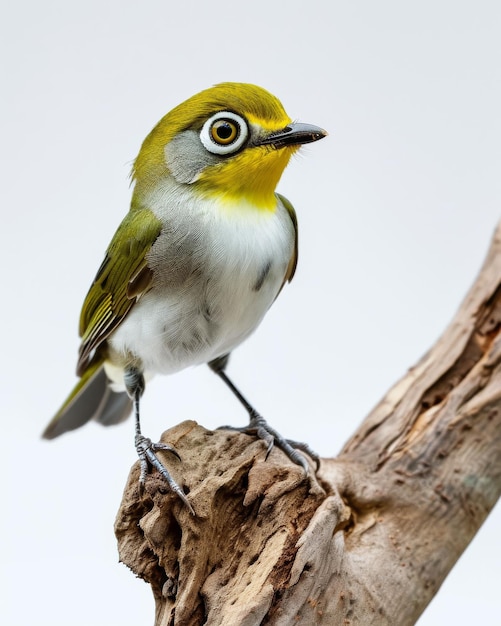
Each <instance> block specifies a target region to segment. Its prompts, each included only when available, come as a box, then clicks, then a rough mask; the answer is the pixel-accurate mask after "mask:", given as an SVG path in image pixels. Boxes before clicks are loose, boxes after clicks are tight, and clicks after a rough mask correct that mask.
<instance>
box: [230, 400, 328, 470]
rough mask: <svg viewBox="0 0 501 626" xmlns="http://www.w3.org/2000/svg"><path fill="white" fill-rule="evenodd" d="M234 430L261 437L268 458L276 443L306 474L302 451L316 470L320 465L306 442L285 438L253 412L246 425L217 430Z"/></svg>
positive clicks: (306, 465) (306, 468)
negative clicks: (309, 458)
mask: <svg viewBox="0 0 501 626" xmlns="http://www.w3.org/2000/svg"><path fill="white" fill-rule="evenodd" d="M223 429H224V430H234V431H236V432H240V433H244V434H246V435H254V436H256V437H258V438H259V439H262V440H263V441H264V442H265V443H266V444H267V450H266V456H265V459H267V458H268V456H269V454H270V452H271V451H272V449H273V446H274V445H276V446H277V447H278V448H280V449H281V450H282V451H283V452H284V453H285V454H286V455H287V457H288V458H289V459H290V460H291V461H292V462H293V463H295V464H296V465H300V466H301V467H302V468H303V470H304V472H305V474H306V475H308V473H309V471H310V466H309V464H308V461H307V459H306V457H305V456H304V454H302V452H303V453H305V454H307V455H308V456H309V457H311V459H312V460H313V461H314V463H315V468H316V470H318V468H319V466H320V457H319V456H318V454H317V453H316V452H314V451H313V450H312V449H311V448H310V447H309V446H308V444H306V443H302V442H300V441H293V440H292V439H285V438H284V437H282V435H281V434H280V433H279V432H277V431H276V430H275V429H274V428H272V427H271V426H270V425H269V424H268V422H267V421H266V420H265V419H264V417H262V416H261V415H259V414H258V413H256V412H254V413H251V418H250V422H249V425H248V426H242V427H238V426H220V427H219V428H218V430H223Z"/></svg>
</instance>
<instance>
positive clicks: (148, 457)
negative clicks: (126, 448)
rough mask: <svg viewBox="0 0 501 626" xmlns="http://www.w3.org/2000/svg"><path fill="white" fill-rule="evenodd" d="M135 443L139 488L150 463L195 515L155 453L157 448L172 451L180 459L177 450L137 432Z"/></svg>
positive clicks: (181, 491)
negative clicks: (154, 441)
mask: <svg viewBox="0 0 501 626" xmlns="http://www.w3.org/2000/svg"><path fill="white" fill-rule="evenodd" d="M135 444H136V451H137V455H138V457H139V461H140V464H141V473H140V475H139V483H140V485H141V489H142V488H143V486H144V483H145V480H146V475H147V474H148V466H149V465H151V467H154V468H155V469H156V470H157V471H158V472H159V474H160V475H161V476H162V478H163V479H164V480H165V482H166V483H167V484H168V485H169V487H170V489H171V491H173V492H174V493H175V494H176V495H177V496H178V497H179V498H180V499H181V500H182V501H183V502H184V504H185V505H186V506H187V507H188V509H189V510H190V512H191V514H192V515H195V511H194V509H193V507H192V506H191V504H190V502H189V501H188V498H187V497H186V494H185V493H184V491H183V490H182V489H181V487H180V486H179V485H178V484H177V482H176V481H175V480H174V479H173V478H172V476H171V475H170V473H169V471H168V470H167V468H166V467H165V466H164V465H163V463H162V462H161V461H160V459H159V458H158V456H157V455H156V454H155V453H156V452H158V451H159V450H163V451H167V452H172V454H174V456H176V457H177V458H178V459H179V460H181V457H180V456H179V453H178V452H177V450H176V449H175V448H173V447H172V446H170V445H169V444H167V443H161V442H158V443H153V441H151V439H149V438H148V437H144V436H143V435H139V434H138V435H136V439H135Z"/></svg>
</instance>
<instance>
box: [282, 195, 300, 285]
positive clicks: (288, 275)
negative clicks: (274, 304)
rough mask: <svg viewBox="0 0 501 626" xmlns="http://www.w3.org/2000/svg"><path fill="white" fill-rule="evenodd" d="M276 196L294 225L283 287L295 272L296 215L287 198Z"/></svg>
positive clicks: (296, 255)
mask: <svg viewBox="0 0 501 626" xmlns="http://www.w3.org/2000/svg"><path fill="white" fill-rule="evenodd" d="M277 196H278V198H279V199H280V201H281V203H282V204H283V205H284V207H285V208H286V209H287V212H288V213H289V217H290V218H291V222H292V225H293V226H294V249H293V251H292V256H291V258H290V261H289V265H288V266H287V271H286V272H285V277H284V282H283V284H282V287H283V286H284V284H285V283H286V282H289V283H290V281H291V280H292V279H293V278H294V274H295V273H296V267H297V259H298V234H297V233H298V231H297V216H296V211H295V210H294V207H293V206H292V204H291V203H290V202H289V200H287V198H286V197H285V196H282V194H280V193H277ZM281 290H282V288H280V291H281ZM279 293H280V292H279Z"/></svg>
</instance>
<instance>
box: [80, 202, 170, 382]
mask: <svg viewBox="0 0 501 626" xmlns="http://www.w3.org/2000/svg"><path fill="white" fill-rule="evenodd" d="M161 228H162V225H161V222H160V220H159V219H158V218H157V217H156V216H155V215H154V214H153V213H152V212H151V211H150V210H149V209H144V208H138V209H131V211H129V213H128V214H127V215H126V217H125V219H124V220H123V222H122V223H121V224H120V226H119V228H118V230H117V232H116V233H115V236H114V237H113V239H112V241H111V243H110V245H109V247H108V250H107V252H106V256H105V258H104V261H103V263H102V264H101V267H100V268H99V270H98V272H97V274H96V277H95V279H94V282H93V283H92V286H91V288H90V289H89V292H88V294H87V297H86V298H85V301H84V304H83V307H82V312H81V315H80V336H81V337H82V343H81V345H80V351H79V357H78V364H77V374H78V375H79V376H82V375H83V374H84V372H85V371H86V370H87V368H88V367H89V365H90V363H91V362H92V360H93V357H94V355H95V352H96V349H98V348H99V347H100V346H101V344H102V343H103V342H104V341H105V340H106V339H107V338H108V337H109V335H110V334H111V333H112V332H113V331H114V330H115V329H116V328H117V326H118V325H119V324H120V323H121V322H122V320H123V319H124V318H125V316H126V315H127V313H128V312H129V311H130V309H131V308H132V307H133V306H134V304H135V302H136V301H137V299H138V298H139V297H140V296H141V295H142V294H143V293H145V292H146V291H147V290H148V289H149V287H150V284H151V279H152V274H153V273H152V271H151V269H150V268H149V267H148V263H147V259H146V256H147V254H148V252H149V251H150V249H151V246H152V245H153V243H154V242H155V241H156V239H157V237H158V236H159V234H160V231H161Z"/></svg>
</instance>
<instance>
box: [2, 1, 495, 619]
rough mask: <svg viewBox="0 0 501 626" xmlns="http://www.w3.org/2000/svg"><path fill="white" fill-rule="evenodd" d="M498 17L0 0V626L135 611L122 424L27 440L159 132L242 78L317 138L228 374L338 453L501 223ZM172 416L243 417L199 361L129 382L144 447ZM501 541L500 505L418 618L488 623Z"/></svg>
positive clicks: (294, 186)
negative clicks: (293, 257) (136, 395)
mask: <svg viewBox="0 0 501 626" xmlns="http://www.w3.org/2000/svg"><path fill="white" fill-rule="evenodd" d="M500 7H501V5H500V4H499V3H498V2H495V1H493V2H484V1H482V0H477V1H476V2H462V1H450V2H447V1H445V0H435V1H433V2H430V1H426V0H425V1H421V2H419V3H418V2H398V1H394V2H389V1H386V0H382V1H379V2H372V1H370V0H365V1H353V2H346V1H345V2H340V1H338V0H310V1H309V2H299V1H294V0H290V1H289V2H287V3H285V2H275V3H273V2H271V1H270V0H267V1H263V0H253V1H252V2H246V3H237V2H235V0H232V1H231V2H230V1H228V2H217V1H214V2H193V1H190V0H183V1H182V2H181V1H179V2H177V3H173V2H168V1H167V0H164V1H163V2H160V1H151V0H142V1H141V2H131V1H129V0H115V1H112V0H86V1H85V2H83V1H81V2H70V1H68V0H64V1H63V0H60V1H59V2H58V1H56V0H45V1H43V2H38V1H36V0H25V1H23V0H18V1H17V2H15V3H14V2H7V1H6V0H4V2H3V5H2V9H1V11H2V15H0V47H1V50H0V53H1V58H2V60H3V63H2V69H1V76H0V80H1V82H0V89H1V92H2V93H1V98H0V106H1V108H2V115H1V118H0V124H1V138H2V140H1V145H2V148H1V157H0V158H1V159H2V162H1V169H0V171H1V198H2V202H1V204H2V209H1V211H2V213H1V215H2V222H1V224H2V227H1V230H0V238H1V247H0V253H1V255H2V258H1V268H2V307H1V316H2V318H1V319H2V325H1V329H2V356H3V358H2V359H1V360H0V363H1V374H0V380H1V381H2V386H1V389H2V393H1V405H2V440H3V446H2V454H1V462H2V466H1V468H0V469H1V472H0V476H1V480H2V496H3V497H2V501H3V504H2V511H3V514H2V516H1V522H0V524H1V529H0V532H1V537H2V538H3V539H4V540H7V542H6V544H4V545H3V546H2V556H1V559H0V566H1V568H2V578H1V580H0V586H1V589H2V597H3V599H2V602H1V604H0V622H1V623H2V624H5V625H6V626H7V625H8V626H18V625H23V626H24V625H30V626H31V625H47V626H48V625H50V626H63V625H65V626H66V625H68V624H71V625H90V624H92V625H94V626H104V625H106V626H113V625H117V626H118V625H120V626H132V625H138V624H141V625H142V624H144V625H147V624H152V622H153V599H152V597H151V594H150V591H149V588H148V586H147V585H145V584H144V583H143V582H141V581H139V580H136V579H135V578H134V576H133V575H132V574H131V573H130V572H129V571H128V570H127V569H126V568H125V567H124V566H123V565H121V564H118V562H117V553H116V544H115V539H114V535H113V521H114V516H115V513H116V511H117V509H118V505H119V501H120V497H121V492H122V488H123V485H124V484H125V480H126V477H127V473H128V470H129V468H130V466H131V464H132V463H133V462H134V460H135V451H134V447H133V427H132V426H133V425H132V421H128V422H127V423H126V424H124V425H122V426H120V427H117V428H114V429H108V430H105V429H103V428H100V427H99V426H97V425H94V424H91V425H89V426H87V427H86V428H83V429H81V430H80V431H78V432H75V433H72V434H70V435H67V436H64V437H62V438H61V439H59V440H56V441H54V442H46V441H41V440H40V438H39V435H40V432H41V431H42V429H43V427H44V426H45V423H46V422H47V421H48V419H49V418H50V417H51V416H52V414H53V413H54V412H55V411H56V410H57V408H58V407H59V405H60V403H61V402H62V400H63V399H64V397H65V396H66V394H67V393H68V392H69V390H70V389H71V387H72V385H73V383H74V381H75V378H74V366H75V362H76V351H77V347H78V338H77V321H78V315H79V309H80V306H81V303H82V300H83V297H84V296H85V293H86V291H87V288H88V286H89V284H90V281H91V280H92V278H93V276H94V274H95V272H96V270H97V268H98V266H99V264H100V263H101V260H102V256H103V253H104V250H105V248H106V246H107V244H108V242H109V240H110V238H111V236H112V234H113V232H114V230H115V228H116V227H117V225H118V223H119V221H120V219H121V218H122V216H123V215H124V213H125V212H126V211H127V209H128V203H129V199H130V189H129V187H128V172H129V169H130V162H131V161H132V159H133V158H134V157H135V156H136V154H137V151H138V149H139V146H140V143H141V141H142V140H143V138H144V137H145V135H146V134H147V133H148V132H149V130H150V129H151V128H152V126H153V125H154V124H155V123H156V122H157V121H158V120H159V119H160V117H162V116H163V115H164V113H166V112H167V111H168V110H169V109H171V108H172V107H173V106H175V105H176V104H178V103H179V102H181V101H182V100H184V99H185V98H187V97H189V96H191V95H192V94H193V93H196V92H197V91H200V90H201V89H204V88H206V87H208V86H210V85H211V84H214V83H217V82H220V81H225V80H237V81H245V82H254V83H257V84H259V85H262V86H263V87H265V88H267V89H269V90H270V91H272V92H273V93H275V94H276V95H277V96H278V97H280V99H281V100H282V101H283V103H284V105H285V107H286V109H287V111H288V112H289V114H290V115H291V116H292V117H294V118H297V119H299V120H301V121H305V122H311V123H314V124H318V125H320V126H323V127H325V128H326V129H328V131H329V132H330V135H329V137H328V138H327V139H325V140H323V141H321V142H320V143H318V144H315V145H313V146H309V147H307V148H306V149H304V150H303V151H302V154H303V156H302V157H299V158H296V159H294V160H293V162H292V163H291V164H290V166H289V168H288V170H287V171H286V173H285V175H284V177H283V178H282V181H281V183H280V186H279V190H280V191H281V192H283V193H284V194H285V195H286V196H288V197H289V198H290V199H291V200H292V201H293V203H294V204H295V206H296V209H297V212H298V215H299V221H300V264H299V269H298V273H297V276H296V278H295V280H294V282H293V283H292V285H291V286H290V287H288V288H287V289H285V290H284V291H283V293H282V295H281V296H280V298H279V300H278V301H277V303H276V304H275V305H274V307H273V309H272V310H271V311H270V313H269V314H268V316H267V318H266V319H265V321H264V322H263V324H262V326H261V327H260V329H259V331H258V332H257V333H256V334H255V336H254V337H252V338H251V340H249V341H248V342H247V343H246V344H245V345H244V346H242V347H241V348H240V349H239V350H238V351H237V352H236V353H235V354H234V356H233V359H232V361H231V366H230V370H229V372H230V374H231V375H233V376H234V378H235V380H236V381H237V382H238V383H239V385H240V386H241V387H242V389H243V390H244V391H245V393H246V394H247V395H248V396H249V397H250V398H251V399H252V401H253V402H254V403H255V405H256V406H257V407H258V408H260V410H261V411H262V412H263V413H264V414H265V415H266V416H267V417H268V418H269V419H270V421H271V422H272V424H273V425H274V426H275V427H277V429H278V430H280V431H282V432H283V433H285V434H287V435H288V436H289V437H291V438H295V439H303V440H307V441H308V442H309V443H310V444H311V445H312V446H313V447H314V448H316V449H317V450H318V452H319V453H321V454H322V455H326V456H332V455H334V454H336V452H337V451H338V450H339V449H340V447H341V446H342V444H343V443H344V442H345V440H346V439H347V438H348V436H349V435H350V434H351V432H352V431H353V430H354V428H355V427H356V426H357V424H358V423H359V422H360V421H361V420H362V418H363V417H364V416H365V415H366V414H367V413H368V412H369V410H370V409H371V408H372V407H373V405H374V404H375V403H376V402H377V401H378V400H379V399H380V398H381V396H382V395H383V394H384V393H385V391H386V390H387V389H388V388H389V387H390V386H391V385H392V384H393V383H394V382H395V381H396V380H397V379H398V378H399V377H400V376H401V375H403V374H404V373H405V371H406V369H407V368H408V367H409V366H411V365H412V364H413V363H414V362H415V361H416V360H417V359H418V358H419V357H420V356H421V355H422V353H423V352H424V351H425V350H427V349H428V347H429V346H430V345H431V344H432V343H433V342H434V341H435V340H436V339H437V337H438V336H439V334H440V333H441V332H442V330H443V329H444V328H445V326H446V324H447V323H448V322H449V320H450V319H451V317H452V315H453V314H454V312H455V310H456V309H457V307H458V305H459V303H460V301H461V299H462V297H463V296H464V294H465V293H466V291H467V289H468V288H469V286H470V284H471V282H472V281H473V279H474V277H475V275H476V273H477V271H478V269H479V267H480V264H481V262H482V260H483V257H484V254H485V252H486V250H487V247H488V243H489V240H490V237H491V235H492V233H493V230H494V228H495V225H496V223H497V221H498V219H499V215H500V209H501V176H500V169H501V148H500V146H501V115H500V112H501V69H500V68H501V43H500V32H501V8H500ZM188 418H194V419H196V420H198V421H199V422H200V423H201V424H203V425H204V426H206V427H208V428H213V427H216V426H217V425H219V424H222V423H227V422H232V423H241V424H244V423H246V415H245V413H244V412H243V411H242V410H241V409H240V407H239V406H238V405H237V404H236V402H235V400H234V399H233V398H232V397H231V396H230V394H229V393H228V392H227V391H226V390H225V389H224V388H223V386H222V384H221V383H219V382H218V381H217V379H216V378H215V377H214V375H213V374H212V373H211V372H210V371H209V370H208V368H205V367H201V368H198V369H192V370H187V371H185V372H182V373H181V374H178V375H177V376H176V377H172V378H158V379H156V380H155V381H154V382H153V383H152V384H151V385H150V386H149V388H148V390H147V393H146V396H145V399H144V403H143V429H144V431H145V432H146V433H147V434H150V435H151V436H152V437H158V436H159V435H160V433H161V432H162V430H164V429H165V428H167V427H168V426H171V425H174V424H176V423H178V422H180V421H182V420H184V419H188ZM239 421H240V422H239ZM500 530H501V510H500V509H499V507H498V509H497V510H495V511H494V512H493V513H492V515H491V516H490V518H489V519H488V520H487V522H486V524H485V526H484V527H483V528H482V529H481V531H480V532H479V534H478V536H477V537H476V538H475V540H474V541H473V543H472V544H471V546H470V547H469V549H468V550H467V552H466V553H465V555H464V556H463V557H462V558H461V560H460V562H459V563H458V565H457V567H456V568H455V569H454V570H453V572H452V573H451V575H450V576H449V578H448V580H447V581H446V582H445V584H444V585H443V588H442V589H441V591H440V592H439V594H438V595H437V597H436V599H434V600H433V602H432V604H431V605H430V607H429V608H428V609H427V611H426V612H425V614H424V615H423V617H422V618H421V620H420V622H419V626H439V625H442V624H455V625H456V626H461V625H466V624H468V625H469V624H472V623H476V624H479V623H482V624H484V625H487V626H493V625H499V624H500V623H501V599H500V597H499V589H500V582H501V549H500V547H499V535H500Z"/></svg>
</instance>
